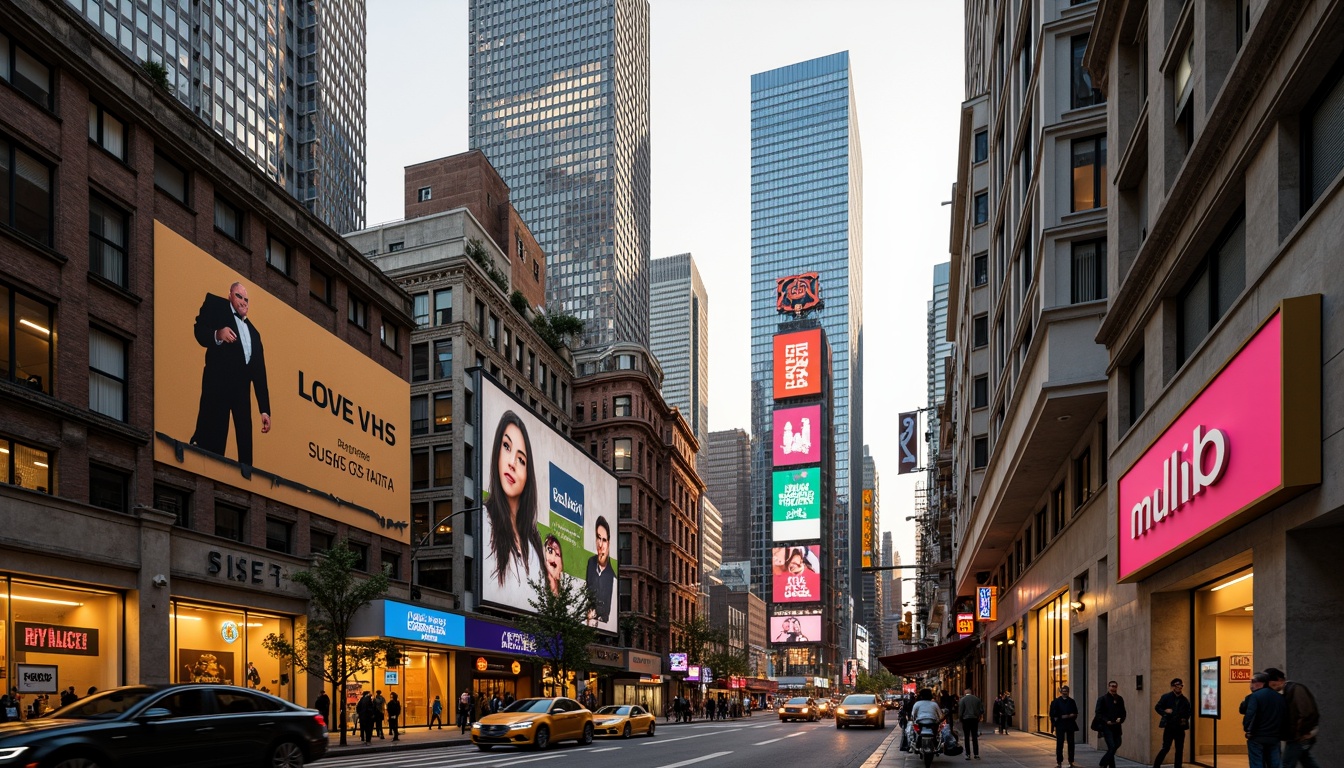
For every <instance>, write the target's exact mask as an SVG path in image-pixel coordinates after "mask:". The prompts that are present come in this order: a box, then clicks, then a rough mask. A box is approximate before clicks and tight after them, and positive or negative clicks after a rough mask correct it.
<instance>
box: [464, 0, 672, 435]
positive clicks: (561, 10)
mask: <svg viewBox="0 0 1344 768" xmlns="http://www.w3.org/2000/svg"><path fill="white" fill-rule="evenodd" d="M469 15H470V20H469V24H470V54H469V55H470V75H469V76H470V91H471V92H470V102H471V104H470V123H469V128H468V131H469V136H470V141H471V147H472V148H473V149H480V150H482V151H484V152H485V155H486V157H487V158H489V160H490V163H491V164H492V165H494V167H495V168H496V169H498V170H499V174H500V175H501V176H503V177H504V181H505V182H506V183H507V184H508V185H509V192H510V197H511V198H512V200H513V203H514V206H515V207H516V208H517V209H518V212H519V213H520V214H521V215H522V217H523V219H524V220H525V221H527V222H528V223H529V224H530V225H531V226H532V228H533V234H534V235H535V236H536V238H537V242H538V243H540V244H541V248H542V250H543V251H545V252H546V256H547V259H548V261H547V268H548V270H549V275H548V277H547V280H546V299H547V302H548V303H549V304H550V305H551V306H552V307H555V306H558V307H559V308H561V309H563V310H564V311H565V312H567V313H569V314H572V315H574V316H575V317H578V318H579V319H581V320H583V322H584V338H583V341H584V344H606V343H610V342H614V341H633V342H636V343H638V344H641V345H645V346H647V345H648V341H649V337H648V323H649V231H650V216H649V3H648V0H471V3H470V11H469ZM688 416H689V414H688Z"/></svg>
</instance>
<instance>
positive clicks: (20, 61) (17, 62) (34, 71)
mask: <svg viewBox="0 0 1344 768" xmlns="http://www.w3.org/2000/svg"><path fill="white" fill-rule="evenodd" d="M0 76H3V77H4V78H5V80H8V81H9V84H10V85H12V86H14V88H15V89H17V90H18V91H19V92H20V93H22V94H23V95H25V96H27V97H28V98H30V99H32V100H33V101H36V102H37V103H38V104H41V105H42V106H43V107H46V108H47V109H51V67H48V66H47V65H46V64H43V63H42V62H41V61H38V60H37V59H36V58H35V57H34V56H33V55H32V54H31V53H29V52H28V51H27V50H25V49H24V48H23V47H22V46H20V45H19V44H18V43H15V42H14V41H13V40H11V39H10V38H9V36H8V35H3V34H0Z"/></svg>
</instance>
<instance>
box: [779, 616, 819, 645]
mask: <svg viewBox="0 0 1344 768" xmlns="http://www.w3.org/2000/svg"><path fill="white" fill-rule="evenodd" d="M770 642H772V643H817V642H821V614H819V613H814V614H810V615H806V616H792V615H791V616H771V617H770Z"/></svg>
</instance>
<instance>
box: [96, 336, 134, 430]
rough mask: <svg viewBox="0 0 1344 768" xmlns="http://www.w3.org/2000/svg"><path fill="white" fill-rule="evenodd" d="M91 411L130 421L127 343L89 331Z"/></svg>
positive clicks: (114, 337)
mask: <svg viewBox="0 0 1344 768" xmlns="http://www.w3.org/2000/svg"><path fill="white" fill-rule="evenodd" d="M89 410H91V411H93V412H95V413H101V414H103V415H104V416H108V417H110V418H113V419H116V420H117V421H126V342H124V341H122V340H121V339H119V338H117V337H116V336H113V335H112V334H110V333H106V332H104V331H100V330H98V329H97V328H90V329H89Z"/></svg>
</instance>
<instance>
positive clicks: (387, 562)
mask: <svg viewBox="0 0 1344 768" xmlns="http://www.w3.org/2000/svg"><path fill="white" fill-rule="evenodd" d="M382 568H383V573H386V574H387V575H388V577H389V578H392V579H400V578H401V555H398V554H397V553H396V552H388V551H387V550H386V549H384V550H383V562H382Z"/></svg>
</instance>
